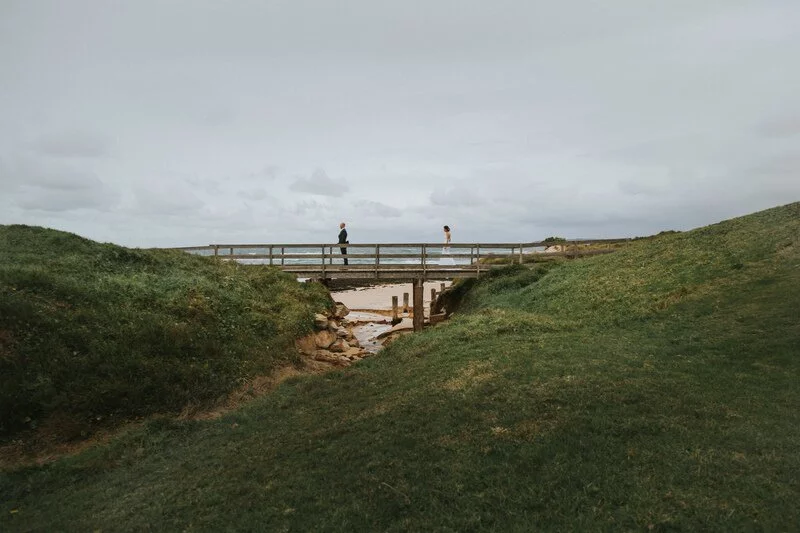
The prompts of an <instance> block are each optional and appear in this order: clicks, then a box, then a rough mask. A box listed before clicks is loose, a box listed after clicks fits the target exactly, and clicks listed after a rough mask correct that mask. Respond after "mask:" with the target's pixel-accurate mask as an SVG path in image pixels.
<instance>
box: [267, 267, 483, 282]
mask: <svg viewBox="0 0 800 533" xmlns="http://www.w3.org/2000/svg"><path fill="white" fill-rule="evenodd" d="M280 268H281V270H283V271H284V272H289V273H292V274H294V275H296V276H297V277H299V278H323V279H386V280H415V279H422V280H445V279H454V278H475V277H478V275H479V274H480V272H486V270H488V269H487V268H486V267H483V268H482V269H481V271H480V272H479V271H478V269H477V268H475V267H474V266H471V267H469V266H468V267H460V268H459V267H450V268H447V267H439V266H433V265H432V266H431V268H426V269H424V270H423V269H421V268H420V267H419V266H416V267H415V268H398V265H385V266H379V267H378V268H376V267H375V265H348V266H344V265H330V266H328V265H326V267H325V268H324V269H322V268H320V267H319V266H315V267H312V268H309V267H308V266H305V267H304V266H302V265H297V266H284V267H280Z"/></svg>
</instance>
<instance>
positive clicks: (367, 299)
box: [331, 281, 452, 311]
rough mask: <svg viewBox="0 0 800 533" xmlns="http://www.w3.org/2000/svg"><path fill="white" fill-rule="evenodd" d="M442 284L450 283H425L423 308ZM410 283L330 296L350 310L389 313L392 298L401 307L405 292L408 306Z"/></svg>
mask: <svg viewBox="0 0 800 533" xmlns="http://www.w3.org/2000/svg"><path fill="white" fill-rule="evenodd" d="M442 283H444V286H445V287H449V286H450V285H451V284H452V282H450V281H426V282H425V290H424V292H423V297H424V301H425V308H426V310H427V308H428V307H429V306H430V303H431V289H436V290H437V291H439V290H440V287H441V284H442ZM412 290H413V287H412V285H411V283H410V282H409V283H392V284H385V285H375V286H372V287H359V288H356V289H349V290H344V291H331V296H333V299H334V300H336V301H337V302H342V303H343V304H344V305H346V306H347V307H348V308H349V309H351V310H354V311H355V310H363V311H390V310H391V309H392V296H397V303H398V305H399V306H401V308H402V305H403V293H405V292H407V293H408V297H409V305H411V303H412V302H411V301H412V298H413V296H412Z"/></svg>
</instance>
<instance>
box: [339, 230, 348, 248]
mask: <svg viewBox="0 0 800 533" xmlns="http://www.w3.org/2000/svg"><path fill="white" fill-rule="evenodd" d="M347 243H348V242H347V230H346V229H344V228H342V231H340V232H339V244H347Z"/></svg>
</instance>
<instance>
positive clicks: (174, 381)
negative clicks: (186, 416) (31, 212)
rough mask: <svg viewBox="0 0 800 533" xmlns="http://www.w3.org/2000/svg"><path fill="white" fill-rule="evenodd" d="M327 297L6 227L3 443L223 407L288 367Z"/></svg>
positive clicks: (220, 269)
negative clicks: (39, 428)
mask: <svg viewBox="0 0 800 533" xmlns="http://www.w3.org/2000/svg"><path fill="white" fill-rule="evenodd" d="M326 298H327V296H326V294H325V292H324V291H323V290H321V289H320V288H319V287H317V288H316V290H315V287H313V286H311V285H309V286H304V285H301V284H298V283H297V282H296V281H295V280H294V279H293V278H292V277H291V276H288V275H285V274H282V273H280V272H277V271H275V270H270V269H264V268H247V267H241V266H238V265H235V264H228V263H222V262H214V261H212V260H210V259H207V258H200V257H194V256H189V255H188V254H185V253H182V252H171V251H163V250H134V249H128V248H123V247H120V246H115V245H111V244H99V243H96V242H93V241H90V240H87V239H83V238H81V237H78V236H76V235H72V234H69V233H64V232H59V231H55V230H48V229H44V228H35V227H28V226H0V434H2V433H3V432H5V433H7V434H8V433H9V432H13V431H15V430H18V429H20V428H24V427H25V426H35V425H37V424H49V425H52V426H54V427H52V428H51V429H52V431H53V432H55V433H62V434H63V436H64V437H70V436H76V434H78V433H80V432H84V433H85V431H86V430H87V429H88V430H90V429H91V425H92V424H91V422H95V423H96V422H97V420H98V418H99V419H100V420H101V421H106V420H108V419H109V418H113V417H116V418H120V417H129V416H137V415H144V414H148V413H152V412H154V411H167V410H176V409H180V408H181V407H183V406H184V405H186V404H199V403H202V402H206V401H208V400H213V399H215V398H217V397H218V396H220V395H223V394H225V393H226V392H228V391H230V390H231V389H232V388H233V387H235V386H236V385H237V384H239V383H240V382H241V380H242V379H243V378H245V377H247V376H250V375H252V374H254V373H257V372H267V371H269V370H270V369H271V368H273V367H274V366H275V365H278V364H285V363H286V362H287V361H288V360H290V358H291V357H292V354H293V352H294V350H292V349H291V348H292V341H293V339H294V338H295V337H296V336H298V335H299V334H300V333H302V332H303V331H305V330H308V329H310V328H311V326H312V320H313V311H314V310H315V309H321V308H323V307H324V306H325V305H326Z"/></svg>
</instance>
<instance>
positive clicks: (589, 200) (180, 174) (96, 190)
mask: <svg viewBox="0 0 800 533" xmlns="http://www.w3.org/2000/svg"><path fill="white" fill-rule="evenodd" d="M62 7H63V6H61V3H60V2H58V1H56V0H42V1H40V2H6V3H4V4H3V5H2V7H0V116H2V117H3V120H2V121H1V122H0V192H1V193H2V194H0V223H26V224H38V225H46V226H52V227H56V228H59V229H65V230H69V231H75V232H78V233H80V234H83V235H85V236H88V237H91V238H95V239H99V240H109V241H114V242H118V243H121V244H126V245H137V246H170V245H192V244H207V243H209V242H212V241H240V242H241V241H250V242H269V241H272V242H281V241H282V242H322V241H327V240H334V239H335V237H336V234H337V232H338V223H339V222H340V221H342V220H344V221H346V222H347V223H348V231H349V233H350V237H351V241H353V242H369V241H372V242H375V241H377V242H389V241H404V242H409V241H439V240H440V238H441V226H442V225H443V224H449V225H450V226H451V227H452V228H453V238H454V240H458V241H480V242H491V241H525V240H536V239H539V238H543V237H546V236H548V235H563V236H567V237H612V236H630V235H643V234H648V233H655V232H658V231H661V230H665V229H687V228H691V227H694V226H698V225H703V224H708V223H712V222H716V221H718V220H720V219H724V218H728V217H732V216H736V215H741V214H746V213H749V212H752V211H756V210H760V209H764V208H767V207H771V206H774V205H778V204H783V203H787V202H791V201H796V200H800V177H799V176H798V175H797V169H798V164H799V163H800V150H799V149H798V146H800V96H798V95H800V73H798V72H799V71H798V69H797V68H795V65H794V64H795V62H796V57H795V56H796V51H797V50H798V49H800V33H798V32H797V31H796V23H795V21H796V20H798V19H800V4H798V3H797V2H796V1H793V0H763V1H761V2H745V1H741V2H740V1H730V0H708V1H705V2H702V3H701V4H698V3H697V2H695V1H690V0H674V1H671V2H661V3H652V2H646V3H643V2H640V1H637V0H620V1H618V2H614V3H611V4H608V3H606V4H603V5H600V4H596V3H590V2H585V1H579V0H566V1H564V2H538V1H533V2H523V1H515V0H499V1H498V2H494V3H487V2H483V1H479V0H464V1H463V2H459V3H458V5H457V6H455V4H453V3H452V2H449V1H433V2H425V3H424V4H422V3H419V2H405V3H403V2H400V3H395V4H392V5H389V4H385V3H379V2H378V3H376V2H372V1H369V0H353V1H350V2H347V9H342V7H341V6H340V5H338V4H336V5H334V4H333V3H330V2H322V1H321V0H320V1H314V0H312V1H309V2H294V3H293V2H283V3H276V2H240V3H233V4H229V5H225V7H224V8H223V7H220V5H219V3H218V2H215V1H212V0H195V1H194V2H192V3H191V5H189V4H184V3H180V2H177V3H164V2H160V1H157V0H141V1H139V2H135V3H129V4H128V5H126V7H125V10H124V11H125V12H124V16H120V13H119V11H118V6H115V5H112V4H109V3H108V2H104V1H101V0H75V1H74V2H71V3H70V9H69V10H64V9H63V8H62ZM423 13H424V16H423V15H422V14H423ZM89 21H90V22H89ZM143 36H146V38H144V37H143Z"/></svg>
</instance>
